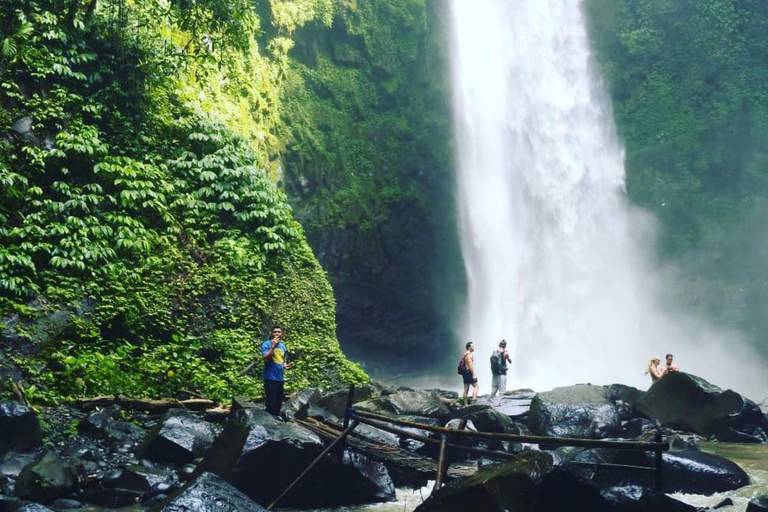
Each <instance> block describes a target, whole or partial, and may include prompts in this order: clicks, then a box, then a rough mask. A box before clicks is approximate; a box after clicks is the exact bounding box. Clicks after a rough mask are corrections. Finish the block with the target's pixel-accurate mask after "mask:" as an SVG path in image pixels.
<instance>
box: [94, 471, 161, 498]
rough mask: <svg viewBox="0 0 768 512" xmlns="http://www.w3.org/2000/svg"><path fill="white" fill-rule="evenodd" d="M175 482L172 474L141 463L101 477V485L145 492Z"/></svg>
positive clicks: (151, 492)
mask: <svg viewBox="0 0 768 512" xmlns="http://www.w3.org/2000/svg"><path fill="white" fill-rule="evenodd" d="M174 483H175V479H174V477H173V475H172V474H169V473H168V472H166V471H161V470H158V469H153V468H148V467H145V466H141V465H133V466H130V467H128V468H123V469H119V470H116V471H114V472H111V473H109V474H108V475H105V476H104V477H103V478H102V479H101V485H103V486H104V487H107V488H120V489H130V490H133V491H137V492H141V493H144V494H153V493H155V492H157V491H158V489H160V490H161V491H162V492H165V491H167V490H168V489H170V488H171V487H172V486H173V485H174Z"/></svg>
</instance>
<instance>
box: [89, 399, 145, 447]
mask: <svg viewBox="0 0 768 512" xmlns="http://www.w3.org/2000/svg"><path fill="white" fill-rule="evenodd" d="M119 414H120V406H118V405H112V406H109V407H105V408H104V409H101V410H98V411H95V412H92V413H91V414H89V415H88V416H86V417H85V418H83V419H82V420H81V421H80V423H79V424H78V426H77V429H78V431H80V432H81V433H83V434H88V435H91V436H94V437H99V438H103V439H107V440H108V441H110V442H112V443H114V444H116V445H117V444H121V445H125V446H127V447H129V448H134V447H136V446H139V445H140V444H141V443H142V442H143V441H144V439H145V438H146V435H147V434H146V432H145V431H144V429H142V428H141V427H139V426H136V425H134V424H133V423H129V422H127V421H120V420H118V419H117V418H118V417H119Z"/></svg>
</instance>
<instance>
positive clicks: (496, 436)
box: [267, 385, 669, 510]
mask: <svg viewBox="0 0 768 512" xmlns="http://www.w3.org/2000/svg"><path fill="white" fill-rule="evenodd" d="M354 391H355V387H354V385H352V386H350V387H349V394H348V396H347V408H346V410H345V413H344V426H343V431H342V432H341V434H340V435H339V436H338V437H337V438H336V439H335V440H334V441H333V442H332V443H331V444H330V445H329V446H328V447H327V448H326V449H325V450H323V452H322V453H321V454H320V455H318V456H317V458H315V460H314V461H312V463H311V464H310V465H309V466H308V467H307V468H306V469H305V470H304V472H302V473H301V475H299V476H298V477H297V478H296V480H294V481H293V482H292V483H291V485H289V486H288V487H287V488H286V489H285V490H284V491H283V492H282V493H281V494H280V496H278V497H277V498H276V499H275V500H274V501H273V502H272V503H271V504H270V505H269V507H267V510H272V508H273V507H274V506H275V505H276V504H277V502H278V501H280V500H281V499H282V498H283V497H284V496H285V495H286V494H288V492H289V491H290V490H291V489H292V488H293V487H294V486H295V485H296V484H297V483H298V482H299V481H300V480H301V479H302V478H303V477H304V476H305V475H306V474H307V473H309V471H310V470H311V469H312V468H313V467H314V466H315V465H316V464H317V463H318V462H319V461H320V460H321V459H322V458H323V457H325V456H326V455H327V454H328V453H329V452H331V451H332V450H333V449H334V448H336V447H337V446H339V445H340V444H341V443H343V442H344V440H345V439H346V438H347V436H348V435H349V434H350V433H351V432H352V431H353V430H354V429H355V428H356V427H357V425H359V424H360V423H363V424H366V425H370V426H371V427H375V428H378V429H380V430H383V431H385V432H390V433H392V434H396V435H398V436H400V437H403V438H409V439H415V440H417V441H421V442H423V443H428V444H438V445H440V450H439V452H438V459H437V470H436V474H435V486H434V488H433V491H432V492H434V491H436V490H437V489H439V488H440V487H441V486H442V485H443V482H444V481H445V475H446V474H447V472H448V466H449V465H450V458H449V453H450V452H449V450H459V451H464V452H468V453H473V454H476V455H484V456H486V457H491V458H498V459H514V458H516V457H517V456H518V455H517V454H514V453H509V452H504V451H497V450H484V449H481V448H475V447H471V446H464V445H461V444H458V442H457V441H458V440H459V439H460V438H469V439H483V440H489V441H511V442H514V443H528V444H538V445H545V446H547V447H555V446H557V447H560V446H574V447H584V448H608V449H613V450H625V451H639V452H649V451H652V452H653V453H654V465H653V466H635V465H627V464H608V463H591V462H574V464H577V465H587V466H597V467H599V468H601V469H602V468H608V469H623V470H626V469H628V470H632V471H646V472H653V473H654V474H655V488H656V490H657V491H659V492H662V489H663V481H662V453H663V452H665V451H668V450H669V443H665V442H662V437H661V432H659V431H657V432H656V436H655V440H654V441H653V442H640V441H606V440H601V439H571V438H565V437H546V436H528V435H518V434H501V433H493V432H475V431H471V430H465V427H466V424H467V420H466V419H463V420H461V422H460V423H459V428H445V427H435V426H432V425H426V424H422V423H415V422H412V421H405V420H401V419H397V418H392V417H390V416H384V415H382V414H374V413H371V412H366V411H361V410H357V409H355V408H353V407H352V400H353V395H354ZM392 425H399V426H401V427H409V428H416V429H419V430H422V431H427V432H432V433H434V434H439V435H440V438H439V439H436V438H433V437H428V436H423V435H420V434H416V433H413V432H409V431H407V430H404V429H402V428H398V427H396V426H392Z"/></svg>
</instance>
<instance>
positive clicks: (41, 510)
mask: <svg viewBox="0 0 768 512" xmlns="http://www.w3.org/2000/svg"><path fill="white" fill-rule="evenodd" d="M14 510H15V511H16V512H54V510H53V509H52V508H48V507H46V506H44V505H41V504H39V503H25V504H23V505H21V506H20V507H19V508H16V509H14Z"/></svg>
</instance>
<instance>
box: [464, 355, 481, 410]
mask: <svg viewBox="0 0 768 512" xmlns="http://www.w3.org/2000/svg"><path fill="white" fill-rule="evenodd" d="M465 348H466V350H465V351H464V355H463V356H461V357H462V359H463V361H464V374H463V375H462V378H463V379H464V405H469V400H468V396H467V395H468V394H469V386H470V385H472V387H473V388H474V389H473V391H472V400H477V389H478V384H477V375H475V356H474V355H473V354H472V353H473V352H474V351H475V344H474V343H472V342H471V341H468V342H467V344H466V346H465Z"/></svg>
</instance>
